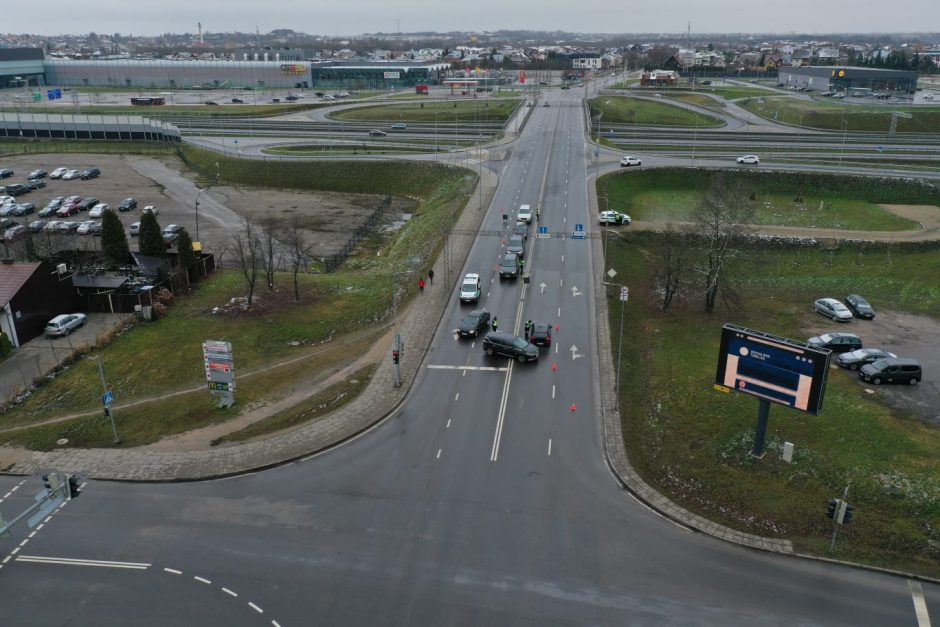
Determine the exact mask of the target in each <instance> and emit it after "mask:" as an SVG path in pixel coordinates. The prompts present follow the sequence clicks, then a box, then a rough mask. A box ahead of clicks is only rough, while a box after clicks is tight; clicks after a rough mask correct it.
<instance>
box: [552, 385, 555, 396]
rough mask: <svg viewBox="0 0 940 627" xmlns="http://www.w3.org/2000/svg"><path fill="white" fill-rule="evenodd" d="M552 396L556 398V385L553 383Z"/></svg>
mask: <svg viewBox="0 0 940 627" xmlns="http://www.w3.org/2000/svg"><path fill="white" fill-rule="evenodd" d="M552 398H555V385H554V384H552Z"/></svg>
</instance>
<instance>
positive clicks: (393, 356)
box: [392, 350, 398, 364]
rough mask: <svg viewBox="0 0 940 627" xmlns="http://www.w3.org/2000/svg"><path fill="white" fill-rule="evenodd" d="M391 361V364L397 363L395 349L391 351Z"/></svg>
mask: <svg viewBox="0 0 940 627" xmlns="http://www.w3.org/2000/svg"><path fill="white" fill-rule="evenodd" d="M392 363H393V364H397V363H398V351H397V350H393V351H392Z"/></svg>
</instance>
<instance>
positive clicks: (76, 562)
mask: <svg viewBox="0 0 940 627" xmlns="http://www.w3.org/2000/svg"><path fill="white" fill-rule="evenodd" d="M16 561H17V562H31V563H34V564H60V565H65V566H96V567H99V568H127V569H130V570H147V569H148V568H150V567H151V566H152V565H153V564H145V563H142V562H112V561H108V560H86V559H74V558H70V557H42V556H40V555H20V556H19V557H17V558H16Z"/></svg>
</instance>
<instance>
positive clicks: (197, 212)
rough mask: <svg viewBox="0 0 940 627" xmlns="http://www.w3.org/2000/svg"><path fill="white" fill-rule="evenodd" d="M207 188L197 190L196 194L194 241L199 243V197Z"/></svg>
mask: <svg viewBox="0 0 940 627" xmlns="http://www.w3.org/2000/svg"><path fill="white" fill-rule="evenodd" d="M207 189H208V187H202V188H200V189H199V193H198V194H196V241H197V242H198V241H199V197H200V196H202V193H203V192H204V191H206V190H207Z"/></svg>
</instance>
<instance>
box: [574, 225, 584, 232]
mask: <svg viewBox="0 0 940 627" xmlns="http://www.w3.org/2000/svg"><path fill="white" fill-rule="evenodd" d="M574 230H575V231H577V232H581V231H583V230H584V225H583V224H575V225H574Z"/></svg>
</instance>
